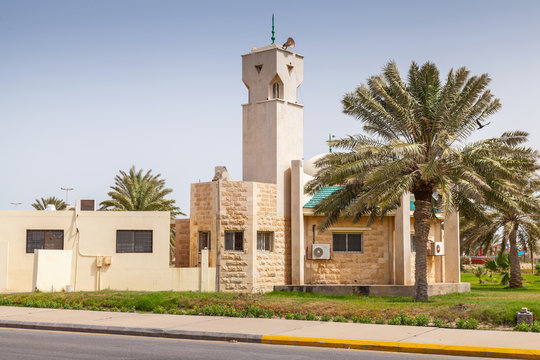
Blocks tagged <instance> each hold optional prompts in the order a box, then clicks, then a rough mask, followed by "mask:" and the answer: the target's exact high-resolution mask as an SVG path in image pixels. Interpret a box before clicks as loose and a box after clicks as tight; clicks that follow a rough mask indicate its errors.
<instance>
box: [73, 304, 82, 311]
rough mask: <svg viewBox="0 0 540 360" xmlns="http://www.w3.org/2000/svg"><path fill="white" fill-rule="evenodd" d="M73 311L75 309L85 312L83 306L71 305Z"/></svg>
mask: <svg viewBox="0 0 540 360" xmlns="http://www.w3.org/2000/svg"><path fill="white" fill-rule="evenodd" d="M71 309H73V310H83V309H84V306H82V304H73V305H71Z"/></svg>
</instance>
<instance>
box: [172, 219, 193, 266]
mask: <svg viewBox="0 0 540 360" xmlns="http://www.w3.org/2000/svg"><path fill="white" fill-rule="evenodd" d="M174 226H175V238H174V239H175V245H176V246H175V266H176V267H189V258H190V251H189V249H190V240H189V219H176V220H175V224H174Z"/></svg>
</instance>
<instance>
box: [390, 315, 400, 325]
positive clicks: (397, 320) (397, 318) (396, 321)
mask: <svg viewBox="0 0 540 360" xmlns="http://www.w3.org/2000/svg"><path fill="white" fill-rule="evenodd" d="M388 325H402V324H401V316H399V315H396V316H394V317H393V318H391V319H390V320H388Z"/></svg>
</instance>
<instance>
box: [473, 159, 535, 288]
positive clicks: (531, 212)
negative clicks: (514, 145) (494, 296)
mask: <svg viewBox="0 0 540 360" xmlns="http://www.w3.org/2000/svg"><path fill="white" fill-rule="evenodd" d="M525 150H527V149H525ZM528 150H529V154H526V153H525V152H524V151H522V150H520V149H518V150H517V151H516V153H517V154H519V158H520V160H522V161H523V160H524V159H527V158H529V162H530V164H529V166H530V169H529V171H526V172H524V173H521V172H520V171H519V170H518V171H513V172H512V173H513V178H512V181H511V182H508V181H500V178H499V177H498V176H496V175H494V174H486V176H487V178H488V179H489V183H490V188H491V190H490V191H489V192H488V193H487V194H486V199H487V203H488V205H487V206H484V211H485V218H482V217H478V216H466V217H464V220H463V222H462V224H463V225H464V227H463V230H462V234H463V240H464V242H465V244H466V246H467V247H469V248H470V247H473V246H488V245H493V244H500V245H501V246H500V251H501V254H502V253H503V252H504V251H505V249H506V244H507V243H508V244H509V253H510V254H509V265H510V279H509V286H510V287H511V288H519V287H522V286H523V284H522V280H521V267H520V262H519V256H518V242H519V244H520V245H521V247H522V248H525V249H528V250H529V251H530V252H531V253H533V252H538V247H537V243H536V241H537V239H538V238H540V197H538V195H537V193H538V191H539V190H540V178H539V177H538V176H537V175H536V173H535V171H536V170H537V169H538V165H537V163H536V159H537V157H538V154H537V153H536V152H535V151H532V150H530V149H528ZM510 166H512V165H510ZM522 167H523V166H522Z"/></svg>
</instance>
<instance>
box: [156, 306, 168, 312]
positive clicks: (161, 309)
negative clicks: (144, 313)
mask: <svg viewBox="0 0 540 360" xmlns="http://www.w3.org/2000/svg"><path fill="white" fill-rule="evenodd" d="M153 313H154V314H166V313H167V310H166V309H165V308H164V307H163V306H156V307H155V308H154V311H153Z"/></svg>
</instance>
